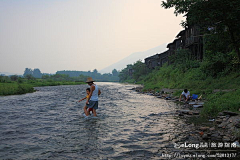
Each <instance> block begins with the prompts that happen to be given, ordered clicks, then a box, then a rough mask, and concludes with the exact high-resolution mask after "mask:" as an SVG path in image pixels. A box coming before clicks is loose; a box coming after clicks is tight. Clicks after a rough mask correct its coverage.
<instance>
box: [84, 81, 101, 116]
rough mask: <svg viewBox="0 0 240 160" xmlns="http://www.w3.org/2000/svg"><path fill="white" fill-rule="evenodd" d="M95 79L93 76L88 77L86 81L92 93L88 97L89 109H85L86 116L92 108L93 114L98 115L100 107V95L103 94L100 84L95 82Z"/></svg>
mask: <svg viewBox="0 0 240 160" xmlns="http://www.w3.org/2000/svg"><path fill="white" fill-rule="evenodd" d="M93 82H94V80H93V79H92V77H88V78H87V81H86V83H87V84H88V85H89V86H90V94H89V97H88V98H87V101H86V105H87V107H88V110H87V111H84V112H85V113H86V116H88V115H89V114H90V111H91V110H92V112H93V115H94V116H95V117H96V116H97V112H96V110H97V109H98V96H99V95H100V94H101V91H100V89H98V86H97V85H96V84H94V83H93Z"/></svg>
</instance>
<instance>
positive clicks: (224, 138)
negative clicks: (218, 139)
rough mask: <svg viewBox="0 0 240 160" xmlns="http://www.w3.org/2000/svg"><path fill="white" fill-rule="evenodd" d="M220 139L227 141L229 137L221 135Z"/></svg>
mask: <svg viewBox="0 0 240 160" xmlns="http://www.w3.org/2000/svg"><path fill="white" fill-rule="evenodd" d="M222 140H223V141H224V142H229V141H230V138H229V137H228V136H223V138H222Z"/></svg>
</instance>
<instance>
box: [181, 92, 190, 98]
mask: <svg viewBox="0 0 240 160" xmlns="http://www.w3.org/2000/svg"><path fill="white" fill-rule="evenodd" d="M182 95H184V96H185V97H188V96H189V97H190V92H189V91H188V92H187V93H185V92H184V91H183V92H182Z"/></svg>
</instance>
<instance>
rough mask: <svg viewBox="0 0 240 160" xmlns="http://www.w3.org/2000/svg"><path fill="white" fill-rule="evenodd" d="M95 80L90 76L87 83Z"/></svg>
mask: <svg viewBox="0 0 240 160" xmlns="http://www.w3.org/2000/svg"><path fill="white" fill-rule="evenodd" d="M90 82H95V81H94V80H93V79H92V77H88V78H87V81H86V83H90Z"/></svg>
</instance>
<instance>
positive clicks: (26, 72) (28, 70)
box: [23, 68, 33, 77]
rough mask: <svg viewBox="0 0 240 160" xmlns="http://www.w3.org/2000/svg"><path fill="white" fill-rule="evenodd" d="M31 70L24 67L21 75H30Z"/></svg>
mask: <svg viewBox="0 0 240 160" xmlns="http://www.w3.org/2000/svg"><path fill="white" fill-rule="evenodd" d="M32 74H33V71H32V69H30V68H25V71H24V73H23V76H24V77H26V76H27V75H32Z"/></svg>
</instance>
